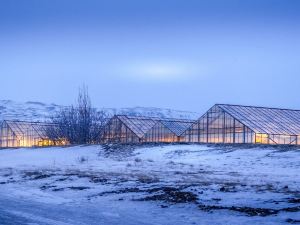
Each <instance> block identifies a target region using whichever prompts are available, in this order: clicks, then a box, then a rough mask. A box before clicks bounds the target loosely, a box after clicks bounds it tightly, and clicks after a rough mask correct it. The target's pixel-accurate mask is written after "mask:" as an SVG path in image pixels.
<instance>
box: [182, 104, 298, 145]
mask: <svg viewBox="0 0 300 225" xmlns="http://www.w3.org/2000/svg"><path fill="white" fill-rule="evenodd" d="M183 136H184V138H183V140H184V141H185V142H199V143H253V144H288V145H297V144H299V143H300V110H289V109H277V108H265V107H253V106H240V105H226V104H217V105H214V106H213V107H212V108H211V109H210V110H208V112H206V113H205V114H204V115H203V116H202V117H201V118H200V119H199V120H197V122H195V123H194V124H193V125H192V126H191V127H190V128H189V129H187V130H186V131H185V132H184V134H183Z"/></svg>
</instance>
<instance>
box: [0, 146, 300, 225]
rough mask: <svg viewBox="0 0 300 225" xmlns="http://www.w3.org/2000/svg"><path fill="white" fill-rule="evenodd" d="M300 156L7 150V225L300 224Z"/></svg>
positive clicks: (164, 149) (188, 150)
mask: <svg viewBox="0 0 300 225" xmlns="http://www.w3.org/2000/svg"><path fill="white" fill-rule="evenodd" d="M299 173H300V149H275V148H271V147H270V148H266V147H264V148H258V147H257V148H250V147H249V148H245V147H243V148H237V147H222V146H205V145H166V146H154V147H151V146H144V147H143V146H140V147H136V148H132V147H130V146H126V147H123V148H119V147H114V146H112V147H111V148H102V147H101V146H76V147H64V148H58V147H53V148H33V149H15V150H11V149H5V150H0V224H1V225H6V224H31V225H32V224H41V225H44V224H45V225H46V224H51V225H54V224H55V225H56V224H58V225H60V224H62V225H66V224H68V225H79V224H88V225H94V224H97V225H99V224H100V225H102V224H105V225H106V224H122V225H146V224H147V225H150V224H151V225H152V224H156V225H177V224H178V225H179V224H180V225H182V224H201V225H202V224H204V225H205V224H210V225H211V224H230V225H233V224H297V223H300V174H299Z"/></svg>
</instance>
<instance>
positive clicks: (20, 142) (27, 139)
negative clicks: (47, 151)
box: [0, 121, 67, 148]
mask: <svg viewBox="0 0 300 225" xmlns="http://www.w3.org/2000/svg"><path fill="white" fill-rule="evenodd" d="M66 144H67V141H66V140H63V139H61V140H56V141H53V140H50V139H48V138H41V137H40V136H39V134H38V133H37V131H36V130H35V129H34V128H33V127H31V126H28V128H27V129H26V130H25V131H24V132H23V133H14V132H13V130H12V129H11V127H10V126H9V125H8V123H7V122H5V121H3V122H2V123H1V124H0V147H1V148H13V147H33V146H52V145H66Z"/></svg>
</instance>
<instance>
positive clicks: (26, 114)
mask: <svg viewBox="0 0 300 225" xmlns="http://www.w3.org/2000/svg"><path fill="white" fill-rule="evenodd" d="M63 107H65V106H61V105H57V104H54V103H51V104H47V103H43V102H38V101H26V102H16V101H13V100H0V120H4V119H7V120H25V121H46V120H49V118H50V117H51V115H53V114H55V113H56V112H58V111H59V110H60V109H61V108H63ZM98 110H103V111H105V112H107V113H108V114H109V115H110V116H112V115H116V114H119V115H121V114H122V115H130V116H148V117H160V118H177V119H190V120H194V119H198V117H199V116H200V115H199V114H198V113H195V112H189V111H183V110H173V109H165V108H158V107H139V106H137V107H126V108H98Z"/></svg>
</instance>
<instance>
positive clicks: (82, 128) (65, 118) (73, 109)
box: [47, 86, 108, 144]
mask: <svg viewBox="0 0 300 225" xmlns="http://www.w3.org/2000/svg"><path fill="white" fill-rule="evenodd" d="M107 117H108V115H107V114H106V113H105V112H104V111H97V110H96V109H95V108H93V107H92V104H91V99H90V97H89V94H88V88H87V87H86V86H82V87H81V88H80V89H79V93H78V98H77V105H76V106H74V105H72V106H70V107H66V108H63V109H61V110H60V111H59V112H58V113H56V114H55V115H53V116H52V117H51V120H52V123H54V124H55V125H56V126H54V127H49V130H48V131H47V133H48V135H49V138H50V136H52V138H53V139H56V140H59V139H65V140H66V141H68V142H69V143H70V144H96V143H99V142H100V135H101V132H102V129H103V126H104V125H105V123H106V121H107ZM54 129H55V130H54ZM54 136H56V137H54Z"/></svg>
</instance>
